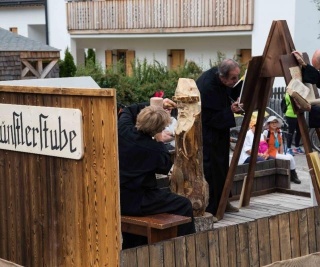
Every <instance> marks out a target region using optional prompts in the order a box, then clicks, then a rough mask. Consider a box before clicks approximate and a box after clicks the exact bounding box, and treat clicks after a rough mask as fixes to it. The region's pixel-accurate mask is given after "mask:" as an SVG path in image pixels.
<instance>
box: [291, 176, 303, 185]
mask: <svg viewBox="0 0 320 267" xmlns="http://www.w3.org/2000/svg"><path fill="white" fill-rule="evenodd" d="M291 182H294V183H295V184H301V181H300V180H299V178H298V177H294V178H291Z"/></svg>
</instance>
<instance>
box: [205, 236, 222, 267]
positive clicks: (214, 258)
mask: <svg viewBox="0 0 320 267" xmlns="http://www.w3.org/2000/svg"><path fill="white" fill-rule="evenodd" d="M208 241H209V263H210V267H211V266H212V267H220V266H221V265H220V255H219V249H220V247H219V231H218V230H214V231H209V232H208Z"/></svg>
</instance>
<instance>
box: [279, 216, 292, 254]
mask: <svg viewBox="0 0 320 267" xmlns="http://www.w3.org/2000/svg"><path fill="white" fill-rule="evenodd" d="M279 232H280V233H281V235H280V251H281V260H286V259H290V258H291V246H290V224H289V215H288V214H280V215H279Z"/></svg>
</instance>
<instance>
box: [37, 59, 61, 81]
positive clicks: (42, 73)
mask: <svg viewBox="0 0 320 267" xmlns="http://www.w3.org/2000/svg"><path fill="white" fill-rule="evenodd" d="M57 62H58V59H54V60H52V61H51V62H50V63H49V64H48V65H47V66H46V67H45V68H44V70H43V71H42V72H40V71H39V72H40V73H41V76H40V78H42V79H43V78H45V77H46V76H47V75H48V73H49V72H50V71H51V70H52V68H53V67H54V66H55V65H56V64H57Z"/></svg>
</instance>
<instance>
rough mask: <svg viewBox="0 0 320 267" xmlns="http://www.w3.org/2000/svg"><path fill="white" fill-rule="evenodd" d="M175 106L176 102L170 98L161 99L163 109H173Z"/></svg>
mask: <svg viewBox="0 0 320 267" xmlns="http://www.w3.org/2000/svg"><path fill="white" fill-rule="evenodd" d="M176 107H177V104H176V103H175V102H173V101H172V100H171V99H169V98H165V99H163V108H164V109H174V108H176Z"/></svg>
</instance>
